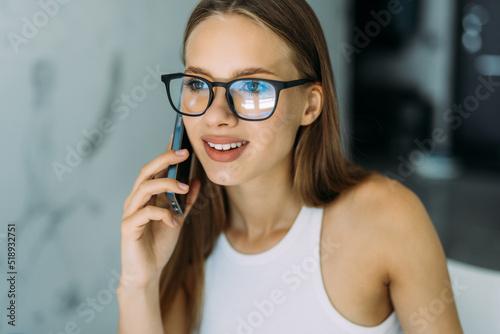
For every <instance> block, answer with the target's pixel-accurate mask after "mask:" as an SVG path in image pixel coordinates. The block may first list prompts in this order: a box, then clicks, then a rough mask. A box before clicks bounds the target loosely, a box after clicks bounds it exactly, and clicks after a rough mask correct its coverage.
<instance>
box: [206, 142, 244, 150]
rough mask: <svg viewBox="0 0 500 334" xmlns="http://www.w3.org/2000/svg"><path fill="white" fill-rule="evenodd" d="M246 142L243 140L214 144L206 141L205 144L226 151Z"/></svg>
mask: <svg viewBox="0 0 500 334" xmlns="http://www.w3.org/2000/svg"><path fill="white" fill-rule="evenodd" d="M246 143H247V142H246V141H243V142H237V143H230V144H214V143H211V142H209V141H207V144H208V145H209V146H210V147H211V148H214V149H216V150H217V151H228V150H230V149H232V148H237V147H241V146H242V145H245V144H246Z"/></svg>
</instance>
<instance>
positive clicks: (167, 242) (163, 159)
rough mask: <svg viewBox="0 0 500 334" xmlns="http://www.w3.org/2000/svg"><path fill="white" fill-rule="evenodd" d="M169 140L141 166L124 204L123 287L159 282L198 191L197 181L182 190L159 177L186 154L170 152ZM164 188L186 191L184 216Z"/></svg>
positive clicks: (122, 243) (185, 157)
mask: <svg viewBox="0 0 500 334" xmlns="http://www.w3.org/2000/svg"><path fill="white" fill-rule="evenodd" d="M171 143H172V140H170V143H169V144H168V148H167V150H166V151H165V153H163V154H162V155H160V156H158V157H157V158H155V159H154V160H152V161H151V162H149V163H148V164H146V165H145V166H144V167H143V168H142V169H141V172H140V173H139V176H138V177H137V179H136V181H135V183H134V186H133V189H132V191H131V192H130V195H129V196H128V197H127V199H126V200H125V203H124V206H123V216H122V224H121V235H122V241H121V258H122V276H121V279H120V284H121V285H122V286H125V287H131V288H144V287H147V286H148V285H150V284H152V283H153V284H154V283H158V282H159V279H160V275H161V271H162V270H163V268H164V267H165V265H166V264H167V262H168V261H169V260H170V257H171V256H172V253H173V251H174V249H175V246H176V244H177V241H178V239H179V234H180V231H181V228H182V226H183V224H184V219H185V217H186V216H187V214H188V213H189V211H190V209H191V207H192V206H193V204H194V202H195V201H196V198H197V196H198V193H199V190H200V181H199V180H196V179H194V180H191V185H190V187H189V189H183V188H182V185H179V183H178V181H177V180H174V179H171V178H166V177H161V176H164V174H165V173H166V171H167V170H168V167H169V166H170V165H172V164H178V163H180V162H182V161H184V160H186V159H187V158H188V156H189V153H188V152H187V150H180V151H172V150H171V149H170V148H171ZM182 153H184V154H182ZM165 191H171V192H174V193H179V194H186V193H187V194H188V195H187V200H186V208H185V213H184V216H177V215H175V214H174V213H173V211H171V208H170V205H169V203H168V201H167V199H166V196H165ZM175 223H177V225H176V224H175Z"/></svg>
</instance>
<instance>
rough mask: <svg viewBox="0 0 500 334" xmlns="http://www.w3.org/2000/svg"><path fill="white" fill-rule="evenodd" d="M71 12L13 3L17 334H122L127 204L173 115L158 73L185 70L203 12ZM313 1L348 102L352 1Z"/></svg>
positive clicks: (10, 93)
mask: <svg viewBox="0 0 500 334" xmlns="http://www.w3.org/2000/svg"><path fill="white" fill-rule="evenodd" d="M59 1H60V2H61V3H59V2H55V0H44V1H41V2H38V1H21V2H20V1H14V0H1V1H0V33H1V36H2V39H1V42H0V71H1V76H0V101H1V103H0V117H1V120H0V153H1V155H0V161H1V164H0V180H1V183H0V184H1V187H0V214H1V215H0V216H1V217H2V218H1V221H0V225H1V226H0V247H1V249H2V251H1V253H0V254H1V256H0V268H2V270H1V273H2V275H3V274H4V273H6V272H7V267H6V256H4V254H5V253H4V249H6V241H7V240H6V236H7V235H6V234H7V224H9V223H10V224H15V226H16V234H17V239H16V247H17V255H16V256H17V261H16V262H17V263H16V265H17V267H16V270H17V272H18V275H17V288H16V289H17V319H16V320H17V326H16V328H15V331H17V332H26V333H27V332H30V333H35V332H36V333H53V334H56V333H57V334H59V333H64V332H65V331H66V332H69V333H71V332H73V331H74V328H77V329H80V330H81V333H113V332H116V326H117V320H118V305H117V301H116V294H115V289H116V284H117V277H118V276H119V273H120V272H121V269H120V222H121V214H122V206H123V201H124V199H125V198H126V196H127V195H128V193H129V191H130V189H131V187H132V184H133V182H134V180H135V178H136V177H137V174H138V172H139V170H140V168H141V167H142V166H143V165H144V164H146V163H147V162H149V161H150V160H152V159H153V158H154V157H156V156H158V155H159V154H161V152H163V151H164V150H165V148H166V144H167V142H168V139H169V137H170V132H171V130H172V129H171V128H172V120H173V117H174V114H173V111H172V110H171V109H170V107H169V106H168V105H167V100H166V96H165V94H164V88H163V87H162V86H161V85H160V84H159V83H158V82H157V80H159V74H158V72H159V73H167V72H174V71H182V70H183V68H182V64H181V61H180V46H181V40H182V32H183V29H184V26H185V23H186V21H187V17H188V15H189V13H190V11H191V9H192V8H193V7H194V5H195V4H196V2H197V1H193V0H189V1H182V2H181V1H142V2H137V1H117V0H108V1H96V0H89V1H68V0H66V1H63V0H59ZM63 2H64V3H63ZM310 3H311V5H312V6H313V7H314V9H315V10H316V12H317V13H318V14H319V17H320V19H321V22H322V24H323V27H324V29H325V32H326V35H327V39H328V41H329V45H330V50H331V52H332V54H333V63H334V67H335V71H336V76H337V80H338V86H339V90H340V97H341V98H342V97H347V96H348V91H347V85H346V84H345V83H346V82H348V78H349V73H350V72H349V66H348V64H347V63H346V62H345V61H344V59H342V58H341V57H340V56H339V52H338V49H337V45H339V41H340V40H343V38H344V35H345V33H346V29H345V26H346V25H345V24H344V23H345V17H346V15H345V12H344V11H345V4H346V3H347V2H346V1H334V2H332V1H327V0H311V1H310ZM41 4H50V5H43V6H42V5H41ZM344 101H345V100H344ZM344 101H343V100H342V99H341V105H343V104H342V103H344ZM343 106H344V107H345V105H343ZM96 129H99V131H97V130H96ZM97 132H99V133H101V135H99V136H97V135H95V133H97ZM93 134H94V135H93ZM88 136H90V138H92V141H94V144H92V145H87V144H88V142H87V137H88ZM75 152H77V153H78V152H81V154H77V153H75ZM2 277H3V276H2ZM5 291H7V285H6V280H5V279H2V280H1V281H0V294H1V295H2V298H1V299H0V300H2V301H4V300H5V299H4V292H5ZM3 304H4V303H3V302H2V308H3V307H4V305H3ZM2 314H3V312H2ZM73 327H74V328H73ZM12 329H14V328H7V326H6V321H4V317H3V316H2V321H0V332H1V333H5V332H6V331H7V330H8V331H11V330H12ZM74 332H75V333H78V331H74Z"/></svg>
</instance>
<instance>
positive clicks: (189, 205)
mask: <svg viewBox="0 0 500 334" xmlns="http://www.w3.org/2000/svg"><path fill="white" fill-rule="evenodd" d="M200 189H201V182H200V180H198V179H192V180H191V182H190V185H189V192H188V195H187V198H186V210H185V211H186V212H185V213H184V215H185V216H187V214H188V213H189V212H190V211H191V210H192V209H195V210H196V209H199V208H196V207H193V205H194V204H195V203H196V199H197V198H198V195H199V193H200Z"/></svg>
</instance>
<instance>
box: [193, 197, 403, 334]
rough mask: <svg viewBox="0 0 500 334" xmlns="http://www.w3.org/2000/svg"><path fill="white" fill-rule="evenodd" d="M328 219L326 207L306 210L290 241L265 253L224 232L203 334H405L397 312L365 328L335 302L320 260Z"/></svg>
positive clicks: (213, 262) (208, 288)
mask: <svg viewBox="0 0 500 334" xmlns="http://www.w3.org/2000/svg"><path fill="white" fill-rule="evenodd" d="M322 218H323V209H322V208H312V207H307V206H303V207H302V209H301V211H300V213H299V215H298V216H297V218H296V220H295V222H294V224H293V225H292V227H291V228H290V230H289V231H288V233H287V234H286V235H285V237H284V238H283V239H282V240H281V241H280V242H279V243H278V244H277V245H275V246H274V247H273V248H271V249H269V250H267V251H265V252H262V253H259V254H251V255H249V254H243V253H239V252H238V251H236V250H235V249H234V248H233V247H232V246H231V244H230V243H229V242H228V240H227V238H226V236H225V234H224V233H221V235H220V236H219V238H218V239H217V242H216V245H215V248H214V250H213V252H212V253H211V254H210V256H209V257H208V258H207V259H206V261H205V294H204V304H203V317H202V323H201V332H200V333H201V334H280V333H287V334H305V333H307V334H309V333H314V334H330V333H331V334H333V333H335V334H342V333H353V334H354V333H360V334H399V333H402V331H401V327H400V325H399V322H398V318H397V317H396V313H395V312H392V313H391V315H389V317H387V319H385V320H384V322H382V323H381V324H380V325H377V326H375V327H364V326H360V325H356V324H354V323H352V322H350V321H349V320H347V319H345V318H344V317H343V316H342V315H340V313H339V312H337V310H336V309H335V308H334V307H333V305H332V304H331V303H330V300H329V298H328V295H327V293H326V290H325V288H324V285H323V280H322V277H321V270H320V266H319V261H318V259H319V238H320V232H321V222H322ZM330 251H332V249H330ZM333 251H335V249H334V247H333ZM325 252H326V250H325V249H323V251H322V253H323V254H325Z"/></svg>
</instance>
